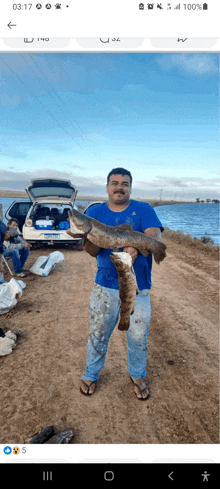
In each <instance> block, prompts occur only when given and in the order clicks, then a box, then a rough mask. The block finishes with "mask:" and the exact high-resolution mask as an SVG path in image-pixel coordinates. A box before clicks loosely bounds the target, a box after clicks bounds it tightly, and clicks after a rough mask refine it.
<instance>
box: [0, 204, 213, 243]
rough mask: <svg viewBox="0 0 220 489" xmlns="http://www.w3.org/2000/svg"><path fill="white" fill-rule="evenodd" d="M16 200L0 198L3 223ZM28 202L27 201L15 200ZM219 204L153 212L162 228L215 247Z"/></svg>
mask: <svg viewBox="0 0 220 489" xmlns="http://www.w3.org/2000/svg"><path fill="white" fill-rule="evenodd" d="M15 200H16V199H11V198H8V197H0V203H2V205H3V217H4V219H3V220H4V222H5V223H6V222H7V220H6V219H5V212H6V211H7V209H8V207H9V206H10V205H11V204H12V202H14V201H15ZM17 200H24V201H25V200H28V199H17ZM97 200H98V199H97ZM77 204H78V205H84V206H86V205H88V204H89V201H81V200H77ZM219 210H220V206H219V204H192V203H189V204H187V203H186V204H174V205H164V206H159V207H156V208H155V211H156V213H157V215H158V217H159V219H160V220H161V222H162V224H163V226H164V227H168V228H170V229H172V230H173V231H182V232H183V233H184V234H190V235H191V236H192V237H196V238H201V236H205V235H208V236H209V237H210V238H212V239H213V241H214V243H215V244H216V245H220V236H219V222H220V220H219V215H220V214H219Z"/></svg>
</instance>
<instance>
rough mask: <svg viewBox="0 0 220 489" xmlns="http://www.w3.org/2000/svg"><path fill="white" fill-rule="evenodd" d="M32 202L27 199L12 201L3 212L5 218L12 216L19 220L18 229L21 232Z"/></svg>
mask: <svg viewBox="0 0 220 489" xmlns="http://www.w3.org/2000/svg"><path fill="white" fill-rule="evenodd" d="M32 205H33V203H32V202H31V201H30V200H29V201H15V202H12V204H11V205H10V207H9V208H8V210H7V211H6V213H5V217H6V219H7V220H8V221H9V219H12V218H13V217H14V218H15V219H17V220H18V222H19V230H20V231H21V232H22V227H23V225H24V222H25V219H26V215H27V213H28V211H29V209H30V207H31V206H32Z"/></svg>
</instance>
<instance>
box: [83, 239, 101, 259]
mask: <svg viewBox="0 0 220 489" xmlns="http://www.w3.org/2000/svg"><path fill="white" fill-rule="evenodd" d="M83 249H84V250H85V251H86V252H87V253H89V255H91V256H97V255H98V254H99V251H100V248H99V247H98V246H96V245H94V244H93V243H91V241H89V240H88V239H86V241H85V243H84V246H83Z"/></svg>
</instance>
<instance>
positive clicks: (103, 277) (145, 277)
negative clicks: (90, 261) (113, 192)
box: [86, 200, 164, 290]
mask: <svg viewBox="0 0 220 489" xmlns="http://www.w3.org/2000/svg"><path fill="white" fill-rule="evenodd" d="M86 215H87V216H90V217H93V218H94V219H97V220H98V221H100V222H103V223H104V224H108V225H109V226H116V225H117V224H129V225H130V226H131V227H132V229H134V231H139V232H144V231H145V229H147V228H151V227H158V228H160V229H161V231H163V230H164V228H163V226H162V224H161V222H160V220H159V219H158V217H157V214H156V212H155V211H154V209H153V207H151V205H150V204H148V203H145V202H138V201H137V200H131V201H130V204H129V206H128V207H127V209H125V210H124V211H122V212H114V211H112V210H110V209H109V207H108V205H107V203H106V202H103V204H96V205H93V206H91V207H89V208H88V209H87V211H86ZM121 250H122V249H121ZM111 252H112V250H109V249H104V248H101V249H100V252H99V254H98V255H97V257H96V259H97V273H96V277H95V283H96V284H99V285H102V286H104V287H109V288H111V289H119V282H118V273H117V270H116V268H115V265H114V264H113V263H112V261H111V259H110V258H109V255H110V254H111ZM133 267H134V271H135V274H136V278H137V284H138V288H139V290H143V289H150V288H151V285H152V283H151V269H152V254H150V255H148V256H147V257H145V256H143V255H141V254H139V255H138V256H137V258H136V260H135V261H134V263H133Z"/></svg>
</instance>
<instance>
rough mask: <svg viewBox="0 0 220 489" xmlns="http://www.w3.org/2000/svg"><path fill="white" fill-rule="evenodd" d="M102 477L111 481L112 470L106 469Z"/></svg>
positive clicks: (112, 477) (112, 476)
mask: <svg viewBox="0 0 220 489" xmlns="http://www.w3.org/2000/svg"><path fill="white" fill-rule="evenodd" d="M104 479H105V481H113V479H114V472H112V471H111V470H107V472H105V473H104Z"/></svg>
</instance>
